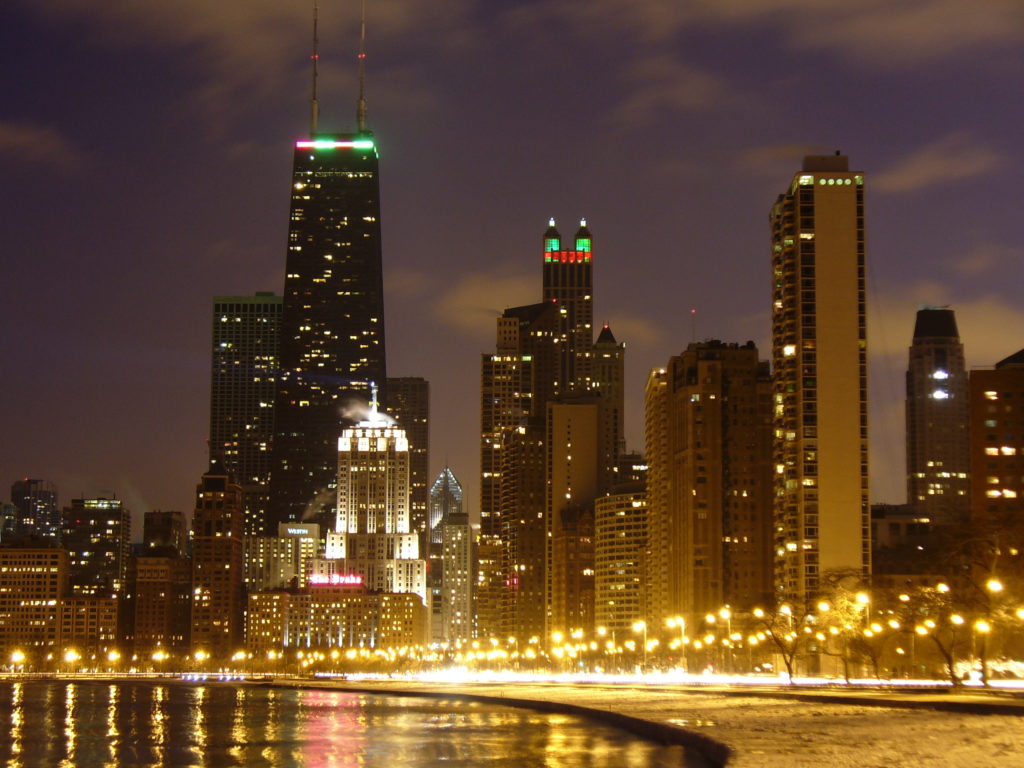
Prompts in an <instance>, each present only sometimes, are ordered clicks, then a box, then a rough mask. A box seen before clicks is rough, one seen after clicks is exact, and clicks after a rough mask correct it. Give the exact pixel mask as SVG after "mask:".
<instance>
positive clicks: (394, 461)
mask: <svg viewBox="0 0 1024 768" xmlns="http://www.w3.org/2000/svg"><path fill="white" fill-rule="evenodd" d="M336 445H337V453H336V457H337V462H338V469H337V472H338V502H337V519H336V523H335V526H334V530H333V532H331V533H328V534H327V547H326V551H325V557H324V558H323V559H317V560H315V561H313V566H312V569H311V572H312V575H311V576H310V579H311V580H314V576H316V577H317V579H316V580H318V579H319V578H320V577H326V578H328V579H330V578H331V577H332V576H334V575H335V574H338V575H344V576H349V575H354V576H357V577H359V579H360V580H361V582H362V584H363V585H364V586H366V587H367V588H368V589H371V590H376V591H378V592H398V593H408V592H412V593H415V594H416V595H418V596H419V598H420V600H421V601H422V603H423V605H424V606H428V605H429V603H428V602H427V601H428V596H427V578H426V572H427V567H426V562H425V561H424V560H422V559H420V550H419V543H420V537H419V534H418V533H415V532H413V531H412V530H411V527H410V514H409V440H408V438H407V437H406V434H405V431H404V430H403V429H401V428H400V427H398V426H396V425H395V423H394V420H393V419H390V418H389V417H387V416H386V415H384V414H381V413H378V412H377V410H376V409H375V408H374V409H373V410H371V411H370V413H369V415H368V416H367V417H366V418H365V419H364V420H362V421H360V422H359V423H358V424H357V425H355V426H354V427H348V428H346V429H345V430H344V431H343V432H342V433H341V437H340V438H338V440H337V443H336ZM314 581H315V580H314Z"/></svg>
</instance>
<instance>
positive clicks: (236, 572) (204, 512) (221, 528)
mask: <svg viewBox="0 0 1024 768" xmlns="http://www.w3.org/2000/svg"><path fill="white" fill-rule="evenodd" d="M243 516H244V510H243V507H242V489H241V486H239V485H237V484H235V483H233V482H231V479H230V478H229V477H228V476H227V475H213V474H205V475H203V477H202V480H200V482H199V485H198V486H197V487H196V507H195V511H194V512H193V513H192V647H193V648H194V649H196V650H200V651H203V652H204V653H208V654H210V656H211V657H212V658H214V659H217V658H226V657H229V656H231V655H232V654H234V653H235V652H236V651H238V649H239V648H240V647H241V645H242V640H243V628H244V625H243V614H244V611H245V604H244V583H243V578H242V577H243V574H242V551H243V547H242V531H243Z"/></svg>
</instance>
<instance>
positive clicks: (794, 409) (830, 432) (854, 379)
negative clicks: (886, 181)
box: [770, 154, 871, 601]
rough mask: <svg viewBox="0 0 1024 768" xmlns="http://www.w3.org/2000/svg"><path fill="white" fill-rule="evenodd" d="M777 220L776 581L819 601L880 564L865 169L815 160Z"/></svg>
mask: <svg viewBox="0 0 1024 768" xmlns="http://www.w3.org/2000/svg"><path fill="white" fill-rule="evenodd" d="M770 221H771V230H772V301H773V303H772V369H773V378H774V393H773V398H774V400H773V408H774V425H775V442H774V464H775V475H774V477H775V494H776V499H775V532H776V533H775V542H774V543H775V585H776V590H777V594H778V597H779V598H781V599H787V600H796V601H809V600H812V599H813V598H814V596H815V594H816V593H818V591H819V590H820V589H821V588H822V587H823V586H824V585H823V580H826V579H828V578H830V577H831V576H832V575H835V574H840V573H852V574H861V575H867V574H868V573H869V572H870V567H871V542H870V510H869V508H868V413H867V334H866V329H865V312H864V175H863V174H862V173H860V172H851V171H850V170H849V162H848V160H847V158H846V157H845V156H842V155H838V154H837V155H835V156H831V155H829V156H809V157H806V158H804V162H803V170H802V171H801V172H800V173H798V174H796V175H794V176H793V180H792V181H791V182H790V184H789V186H788V187H787V189H786V191H785V192H784V193H783V194H781V195H779V197H778V200H777V201H776V202H775V204H774V206H773V207H772V209H771V215H770Z"/></svg>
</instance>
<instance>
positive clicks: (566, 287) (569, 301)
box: [543, 219, 594, 394]
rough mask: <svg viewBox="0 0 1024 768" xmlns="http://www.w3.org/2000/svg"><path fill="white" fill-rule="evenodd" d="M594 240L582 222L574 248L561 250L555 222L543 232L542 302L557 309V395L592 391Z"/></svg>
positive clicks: (584, 220)
mask: <svg viewBox="0 0 1024 768" xmlns="http://www.w3.org/2000/svg"><path fill="white" fill-rule="evenodd" d="M591 244H592V236H591V234H590V230H589V229H587V220H586V219H581V220H580V227H579V229H578V230H577V231H576V237H575V238H574V242H573V247H572V248H563V247H562V236H561V235H560V234H559V232H558V228H557V227H556V226H555V220H554V219H551V220H550V221H549V222H548V228H547V230H546V231H545V232H544V290H543V300H544V301H546V302H547V301H551V302H554V303H555V304H557V305H558V313H559V330H558V349H559V351H560V354H559V358H560V359H559V363H558V368H557V370H556V373H557V378H556V379H555V380H554V382H553V384H554V390H555V393H556V394H561V393H565V392H570V391H573V390H588V389H590V379H591V375H592V370H593V346H594V331H593V324H594V267H593V264H592V261H591Z"/></svg>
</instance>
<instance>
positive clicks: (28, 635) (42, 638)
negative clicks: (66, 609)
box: [0, 546, 68, 669]
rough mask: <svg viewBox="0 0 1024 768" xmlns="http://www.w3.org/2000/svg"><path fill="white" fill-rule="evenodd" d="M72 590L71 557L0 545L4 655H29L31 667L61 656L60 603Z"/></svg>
mask: <svg viewBox="0 0 1024 768" xmlns="http://www.w3.org/2000/svg"><path fill="white" fill-rule="evenodd" d="M67 591H68V554H67V552H65V551H64V550H63V549H57V548H56V547H43V548H40V547H21V546H4V547H0V654H2V657H3V659H4V660H5V661H6V660H8V659H10V655H11V653H13V652H14V651H21V652H22V653H23V654H25V662H24V663H25V666H26V668H33V667H34V668H36V669H39V668H41V667H42V665H43V664H44V662H45V660H46V656H47V655H48V654H52V653H59V652H60V650H61V648H60V610H61V609H60V605H61V599H62V598H63V597H64V596H65V595H66V594H67Z"/></svg>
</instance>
